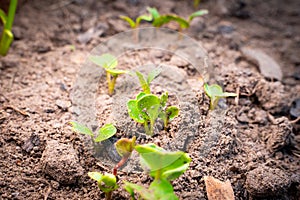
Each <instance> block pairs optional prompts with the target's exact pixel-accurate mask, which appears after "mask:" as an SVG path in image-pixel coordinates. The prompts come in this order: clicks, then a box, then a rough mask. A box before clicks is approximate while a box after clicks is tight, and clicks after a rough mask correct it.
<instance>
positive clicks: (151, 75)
mask: <svg viewBox="0 0 300 200" xmlns="http://www.w3.org/2000/svg"><path fill="white" fill-rule="evenodd" d="M161 71H162V69H161V68H156V69H154V70H152V71H151V72H150V73H149V74H148V77H147V83H148V85H150V83H151V82H152V81H153V80H154V79H155V78H156V77H157V76H158V75H159V74H160V73H161Z"/></svg>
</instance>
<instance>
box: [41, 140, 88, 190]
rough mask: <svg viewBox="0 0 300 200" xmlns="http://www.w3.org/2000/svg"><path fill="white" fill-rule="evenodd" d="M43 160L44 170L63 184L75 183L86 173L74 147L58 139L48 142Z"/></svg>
mask: <svg viewBox="0 0 300 200" xmlns="http://www.w3.org/2000/svg"><path fill="white" fill-rule="evenodd" d="M41 162H42V165H43V172H44V173H45V174H47V175H49V176H51V177H52V178H53V179H54V180H55V181H57V182H59V183H61V184H74V183H76V182H77V181H78V180H79V178H80V177H81V176H82V175H83V173H84V170H83V168H82V166H81V165H80V163H79V159H78V157H77V153H76V151H75V150H74V149H73V147H71V146H70V145H66V144H60V143H59V142H58V141H56V140H51V141H48V142H47V145H46V148H45V150H44V152H43V155H42V158H41Z"/></svg>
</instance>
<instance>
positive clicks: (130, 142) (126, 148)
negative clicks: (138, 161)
mask: <svg viewBox="0 0 300 200" xmlns="http://www.w3.org/2000/svg"><path fill="white" fill-rule="evenodd" d="M135 141H136V137H135V136H134V137H133V138H131V139H128V138H121V139H119V140H118V141H117V142H116V143H115V147H116V150H117V152H118V153H119V155H120V156H121V157H122V159H121V160H120V162H119V163H118V164H116V166H115V167H114V169H113V174H114V175H115V176H117V172H118V169H119V168H120V167H122V166H123V165H124V164H125V163H126V162H127V160H128V158H129V157H130V155H131V153H132V151H133V150H134V148H135Z"/></svg>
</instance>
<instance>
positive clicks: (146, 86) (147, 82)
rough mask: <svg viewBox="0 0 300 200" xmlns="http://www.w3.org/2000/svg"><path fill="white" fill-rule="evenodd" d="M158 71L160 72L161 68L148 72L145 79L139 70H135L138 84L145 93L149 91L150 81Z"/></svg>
mask: <svg viewBox="0 0 300 200" xmlns="http://www.w3.org/2000/svg"><path fill="white" fill-rule="evenodd" d="M160 72H161V69H154V70H152V71H151V72H150V73H149V74H148V76H147V79H146V78H145V76H144V75H143V74H142V73H141V72H139V71H136V76H137V77H138V79H139V82H140V85H141V87H142V89H143V91H144V92H145V93H146V94H150V93H151V91H150V83H151V82H152V81H153V80H154V79H155V78H156V77H157V76H158V75H159V74H160Z"/></svg>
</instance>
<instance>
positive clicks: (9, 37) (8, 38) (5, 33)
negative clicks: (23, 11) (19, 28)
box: [0, 0, 18, 56]
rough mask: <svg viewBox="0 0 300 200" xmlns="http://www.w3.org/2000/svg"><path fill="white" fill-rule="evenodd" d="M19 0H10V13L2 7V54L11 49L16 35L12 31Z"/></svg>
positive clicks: (0, 11) (0, 49)
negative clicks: (6, 12)
mask: <svg viewBox="0 0 300 200" xmlns="http://www.w3.org/2000/svg"><path fill="white" fill-rule="evenodd" d="M17 4H18V0H10V4H9V9H8V14H7V15H6V14H5V12H4V11H3V10H2V9H0V18H1V21H2V23H3V30H2V34H1V40H0V55H2V56H5V55H6V54H7V52H8V50H9V47H10V45H11V43H12V41H13V39H14V35H13V33H12V31H11V29H12V25H13V22H14V18H15V13H16V9H17Z"/></svg>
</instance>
